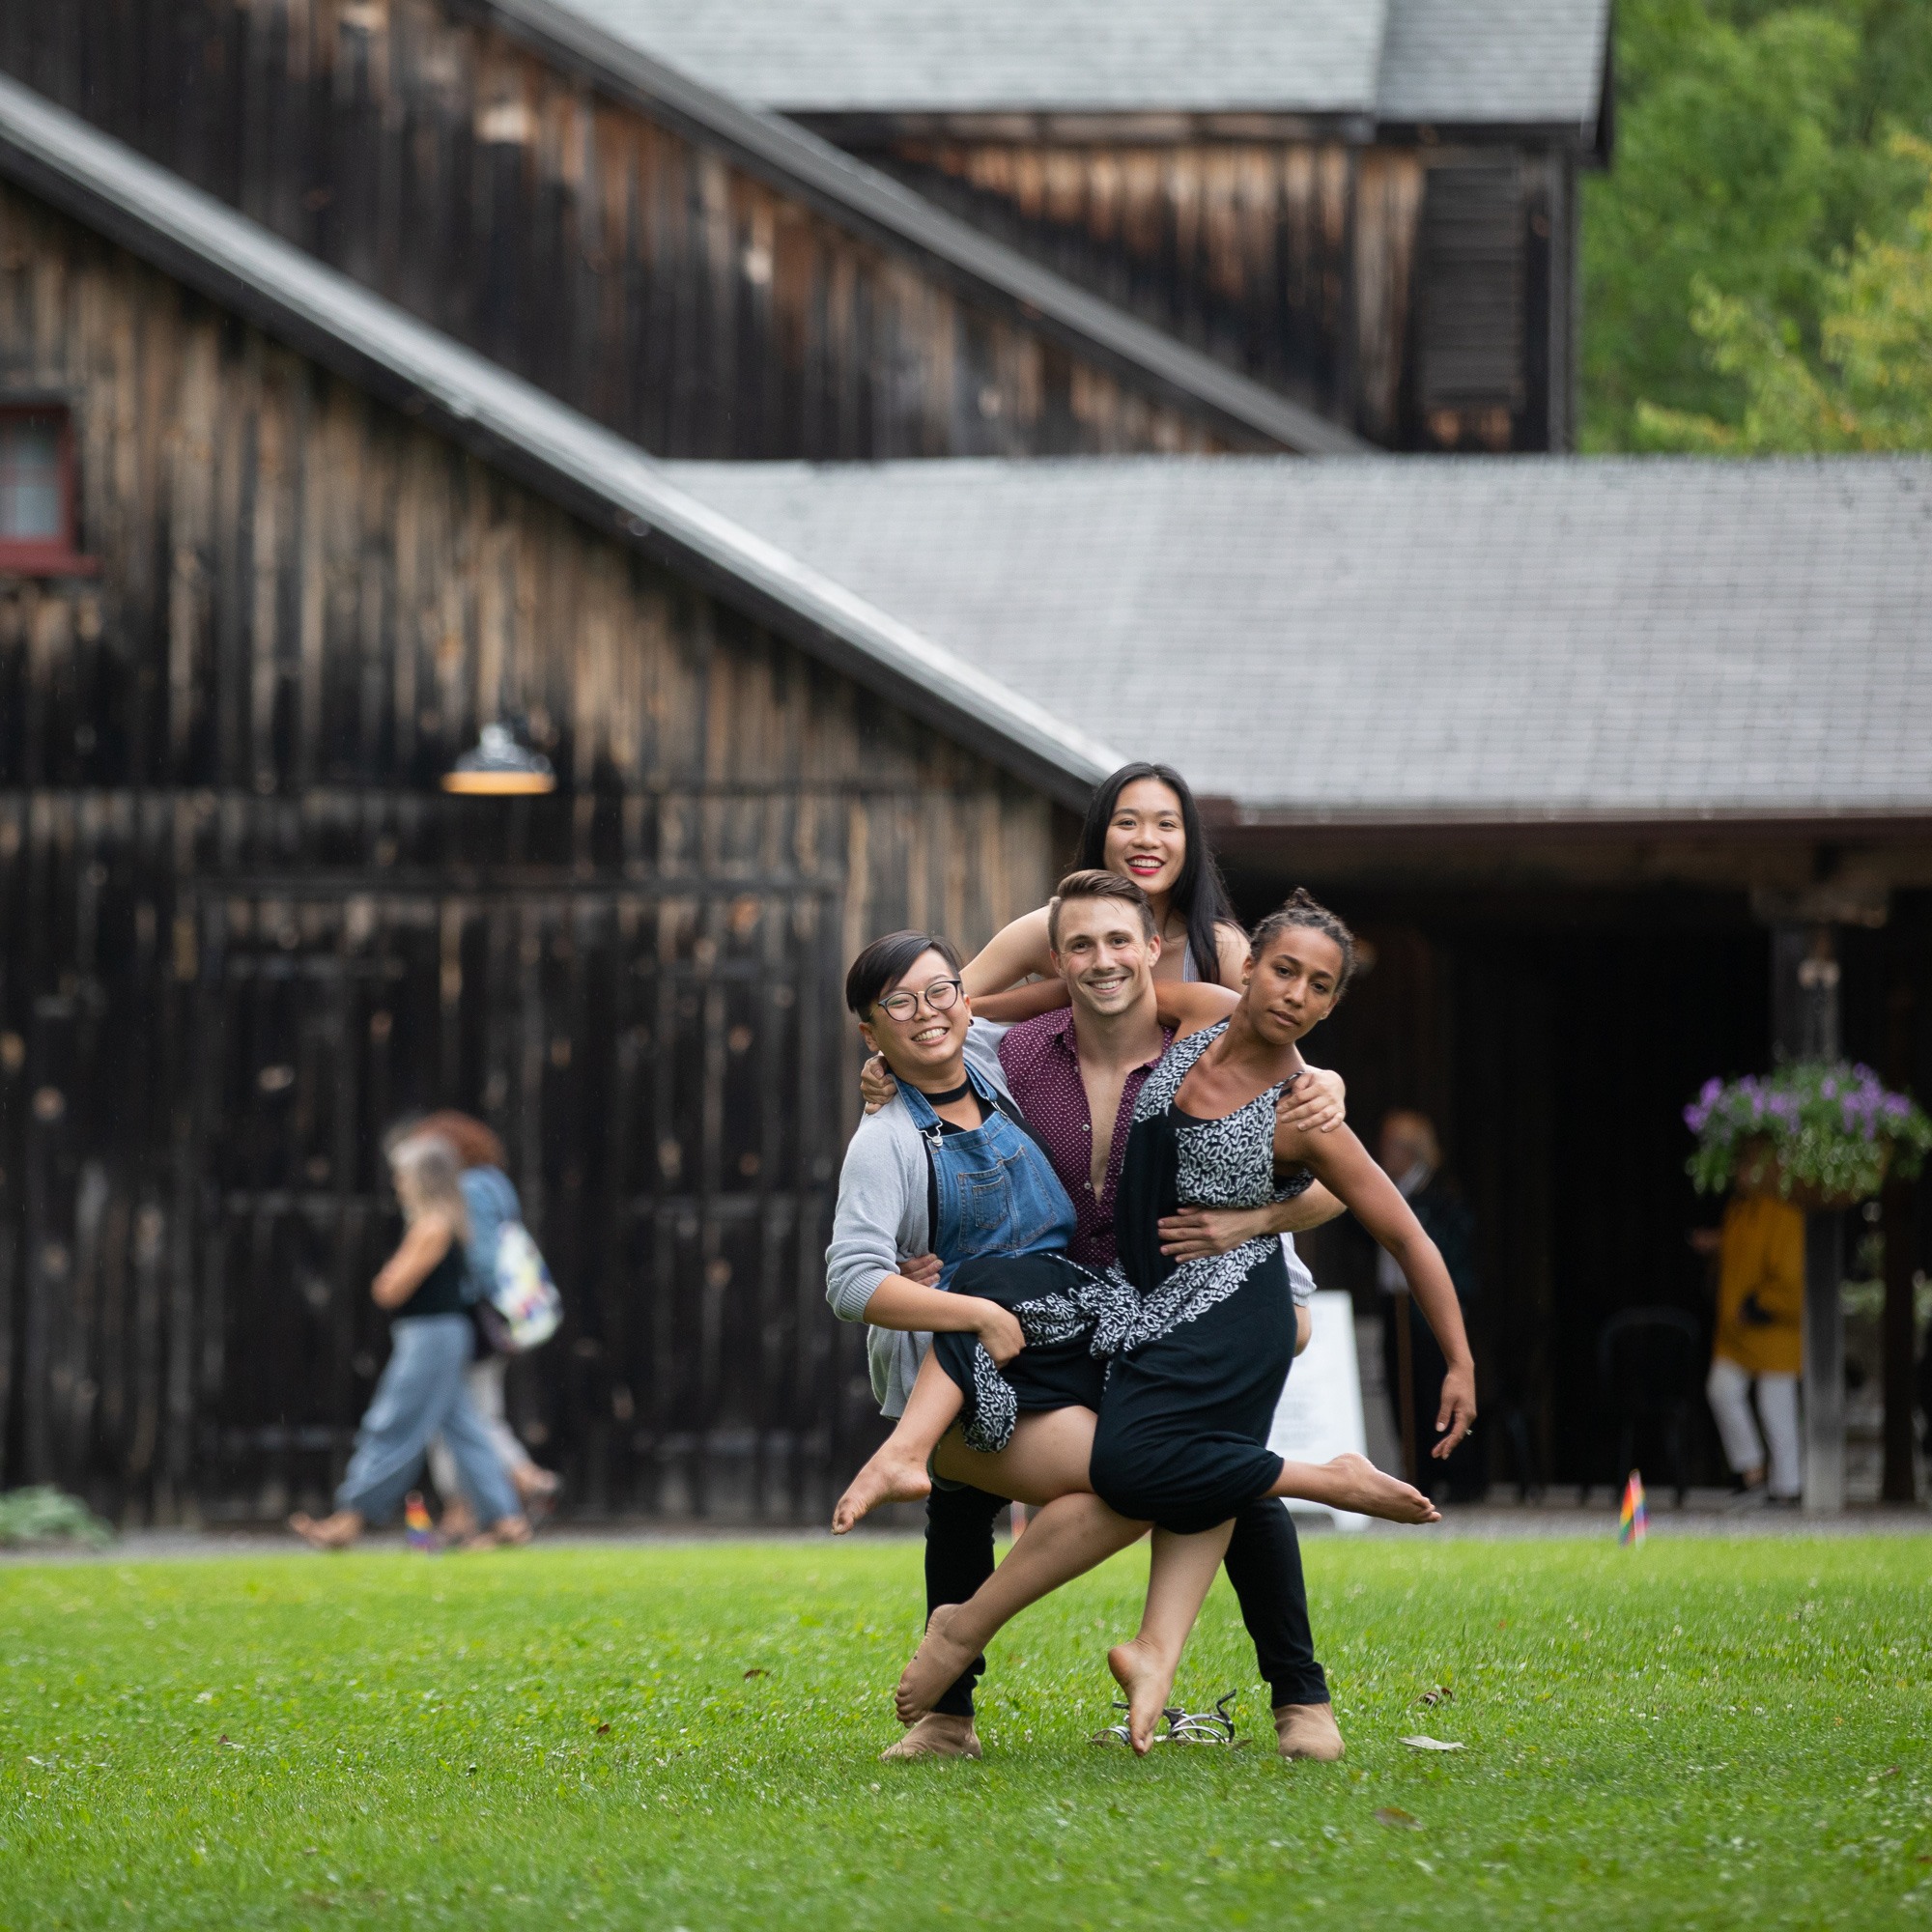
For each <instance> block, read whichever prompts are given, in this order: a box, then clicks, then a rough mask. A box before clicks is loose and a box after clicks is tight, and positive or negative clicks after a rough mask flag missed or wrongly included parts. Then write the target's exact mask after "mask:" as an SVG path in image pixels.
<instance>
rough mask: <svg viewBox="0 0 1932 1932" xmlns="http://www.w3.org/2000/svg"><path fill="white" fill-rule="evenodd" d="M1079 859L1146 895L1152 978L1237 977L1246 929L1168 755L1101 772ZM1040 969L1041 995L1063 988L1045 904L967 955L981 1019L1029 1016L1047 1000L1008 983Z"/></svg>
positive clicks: (1056, 995)
mask: <svg viewBox="0 0 1932 1932" xmlns="http://www.w3.org/2000/svg"><path fill="white" fill-rule="evenodd" d="M1073 869H1076V870H1081V871H1089V870H1091V871H1108V872H1119V873H1120V874H1121V875H1122V877H1123V878H1128V879H1131V880H1133V882H1134V884H1135V885H1137V886H1138V887H1140V889H1141V891H1142V892H1144V893H1145V894H1146V895H1148V903H1149V904H1150V905H1151V906H1152V907H1153V916H1154V924H1155V930H1156V931H1157V932H1158V933H1159V934H1160V942H1161V956H1160V960H1159V962H1158V964H1156V966H1155V967H1154V978H1155V979H1157V980H1210V981H1212V982H1214V983H1215V984H1218V985H1222V986H1234V987H1238V986H1239V985H1240V983H1241V968H1242V966H1243V964H1244V963H1245V962H1246V960H1247V956H1248V940H1247V934H1246V933H1245V932H1243V931H1242V930H1241V927H1240V924H1239V923H1238V922H1237V921H1236V918H1235V914H1234V909H1233V908H1232V907H1231V906H1230V905H1229V903H1228V889H1227V887H1226V886H1225V885H1223V884H1222V882H1221V868H1220V867H1218V866H1216V865H1215V863H1214V854H1213V850H1212V848H1211V847H1210V846H1209V845H1208V835H1207V832H1206V831H1205V829H1204V828H1203V826H1202V823H1201V808H1200V807H1199V806H1198V805H1196V804H1195V802H1194V794H1193V792H1192V791H1190V790H1189V789H1188V785H1187V781H1186V780H1185V779H1183V778H1182V777H1181V776H1180V774H1179V772H1178V771H1176V770H1175V769H1174V767H1173V766H1172V765H1154V764H1145V763H1142V764H1132V765H1122V767H1121V769H1120V770H1119V771H1117V772H1114V773H1112V774H1110V775H1109V776H1108V777H1107V778H1105V779H1103V780H1102V781H1101V782H1100V784H1099V786H1098V787H1097V788H1096V789H1095V791H1094V797H1093V801H1092V803H1091V804H1090V805H1089V806H1088V808H1087V820H1086V823H1085V824H1084V825H1083V826H1082V827H1081V829H1080V853H1079V857H1078V858H1077V860H1076V861H1075V864H1074V867H1073ZM1035 975H1038V976H1040V977H1041V978H1042V979H1044V980H1045V981H1046V986H1045V989H1044V992H1043V993H1042V994H1041V995H1040V998H1043V999H1046V998H1050V999H1051V1000H1053V1001H1058V1000H1061V999H1064V998H1065V995H1064V994H1063V993H1062V992H1061V991H1060V988H1059V984H1058V981H1057V980H1056V979H1055V978H1054V969H1053V960H1052V957H1051V949H1050V948H1049V947H1048V945H1047V935H1046V908H1045V907H1044V906H1041V907H1040V908H1039V909H1038V911H1037V912H1030V913H1025V914H1022V915H1021V917H1020V918H1018V919H1016V920H1014V921H1013V922H1012V923H1011V924H1010V925H1008V926H1006V927H1004V928H1003V929H1002V930H1001V931H999V932H997V933H995V934H994V935H993V937H992V938H991V939H990V940H988V941H987V943H986V944H985V946H984V947H982V948H981V949H980V952H978V953H976V954H975V955H974V957H973V958H972V959H970V960H969V961H968V962H967V965H966V971H965V975H964V983H965V988H966V991H967V993H968V994H969V995H970V996H971V998H972V999H973V1002H974V1005H975V1009H976V1010H977V1011H978V1012H979V1014H980V1017H981V1018H982V1019H1000V1020H1016V1019H1025V1018H1027V1017H1029V1016H1030V1015H1031V1014H1032V1013H1034V1012H1037V1011H1040V1010H1043V1008H1042V1007H1041V1006H1040V1005H1039V1004H1038V1003H1037V1000H1036V999H1034V998H1032V997H1030V992H1021V993H1015V992H1013V991H1012V990H1011V989H1013V988H1015V987H1017V986H1019V985H1020V984H1021V982H1022V981H1024V980H1027V979H1029V978H1031V977H1033V976H1035ZM999 995H1004V996H1006V997H1004V998H998V997H995V996H999ZM989 1001H991V1004H990V1005H989V1004H988V1002H989Z"/></svg>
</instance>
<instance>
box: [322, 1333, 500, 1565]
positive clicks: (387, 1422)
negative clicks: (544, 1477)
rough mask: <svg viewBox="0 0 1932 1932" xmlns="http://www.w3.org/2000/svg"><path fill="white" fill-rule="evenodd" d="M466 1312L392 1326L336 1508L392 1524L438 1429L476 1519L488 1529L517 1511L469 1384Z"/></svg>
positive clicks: (336, 1494) (356, 1434)
mask: <svg viewBox="0 0 1932 1932" xmlns="http://www.w3.org/2000/svg"><path fill="white" fill-rule="evenodd" d="M473 1332H474V1331H473V1330H472V1329H471V1328H470V1325H469V1316H467V1315H405V1316H402V1317H400V1318H399V1319H398V1320H397V1321H394V1322H393V1323H392V1324H391V1325H390V1328H389V1361H388V1366H387V1367H386V1368H384V1371H383V1378H382V1380H381V1381H379V1382H378V1383H377V1384H376V1394H375V1397H374V1399H373V1400H372V1401H371V1402H370V1404H369V1408H368V1412H367V1414H365V1415H364V1416H363V1418H362V1426H361V1428H360V1429H358V1430H357V1431H356V1432H355V1454H354V1455H353V1456H352V1457H350V1459H349V1467H348V1469H347V1471H346V1472H345V1473H344V1475H343V1478H342V1486H341V1488H339V1489H338V1490H337V1491H336V1492H335V1507H336V1508H337V1509H346V1510H355V1511H356V1512H357V1513H358V1514H359V1515H360V1516H362V1517H363V1518H364V1519H365V1520H368V1521H370V1522H386V1521H387V1520H389V1518H390V1517H392V1516H394V1515H395V1513H396V1511H397V1510H398V1509H399V1508H400V1507H401V1506H402V1501H403V1498H404V1497H405V1496H406V1495H407V1494H408V1493H409V1492H410V1491H411V1490H412V1488H413V1487H414V1486H415V1484H416V1483H417V1482H418V1481H420V1480H421V1477H422V1466H423V1455H424V1452H425V1450H426V1449H427V1448H428V1446H429V1439H430V1437H431V1436H432V1435H437V1434H438V1433H439V1432H440V1434H441V1435H442V1439H443V1440H444V1441H445V1442H447V1443H448V1444H449V1448H450V1453H451V1454H452V1455H454V1456H455V1458H456V1473H457V1478H458V1480H459V1482H460V1483H461V1484H462V1487H463V1492H464V1494H465V1495H466V1496H467V1497H468V1498H469V1507H470V1508H471V1509H472V1510H474V1511H475V1512H476V1520H477V1521H478V1522H479V1523H482V1524H483V1525H484V1526H485V1527H488V1526H489V1525H490V1524H491V1523H493V1522H496V1521H497V1520H499V1519H501V1518H503V1517H506V1516H515V1515H516V1514H517V1513H518V1504H517V1495H516V1492H515V1491H514V1490H513V1489H512V1488H511V1487H510V1479H509V1478H508V1477H507V1476H506V1475H505V1474H504V1473H503V1465H502V1463H501V1462H500V1461H499V1460H498V1458H497V1447H496V1444H495V1443H494V1442H492V1441H491V1439H490V1432H489V1430H488V1429H487V1428H486V1427H485V1426H484V1422H483V1418H482V1417H481V1416H480V1415H478V1414H477V1412H476V1406H475V1404H473V1403H472V1402H471V1401H470V1400H469V1390H468V1389H466V1388H465V1387H464V1385H463V1371H464V1369H465V1368H466V1367H468V1366H469V1349H470V1343H471V1339H472V1336H473Z"/></svg>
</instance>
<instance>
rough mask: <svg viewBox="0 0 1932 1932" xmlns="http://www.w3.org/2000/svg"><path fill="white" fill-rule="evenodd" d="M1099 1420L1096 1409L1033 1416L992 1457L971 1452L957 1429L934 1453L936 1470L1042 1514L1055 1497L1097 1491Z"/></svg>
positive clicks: (1024, 1418)
mask: <svg viewBox="0 0 1932 1932" xmlns="http://www.w3.org/2000/svg"><path fill="white" fill-rule="evenodd" d="M1094 1420H1095V1418H1094V1411H1093V1410H1092V1409H1091V1408H1074V1407H1068V1408H1042V1409H1036V1410H1033V1411H1031V1412H1029V1413H1028V1414H1026V1415H1023V1416H1021V1417H1020V1419H1019V1421H1018V1423H1017V1424H1016V1425H1015V1426H1014V1429H1013V1433H1012V1436H1011V1439H1010V1440H1009V1442H1008V1443H1007V1446H1006V1447H1005V1448H1004V1449H1001V1450H999V1451H997V1452H995V1453H994V1454H993V1455H990V1456H985V1455H981V1454H980V1451H979V1450H977V1449H969V1448H967V1446H966V1442H965V1438H964V1437H963V1436H962V1435H960V1434H959V1432H958V1431H957V1430H956V1429H954V1430H952V1431H951V1432H949V1433H948V1435H946V1437H945V1439H944V1440H943V1441H942V1442H941V1443H940V1445H939V1447H938V1449H937V1450H936V1451H935V1452H934V1454H933V1458H932V1466H933V1468H934V1469H936V1470H937V1471H938V1472H939V1474H940V1475H942V1476H944V1477H946V1478H947V1480H948V1481H950V1482H954V1483H966V1484H970V1485H971V1487H972V1488H974V1489H976V1490H984V1491H985V1492H986V1493H987V1494H988V1495H989V1496H1005V1497H1006V1499H1007V1500H1008V1501H1009V1502H1016V1503H1025V1504H1028V1505H1029V1506H1030V1507H1032V1508H1034V1509H1037V1508H1039V1507H1040V1506H1041V1505H1042V1504H1045V1503H1050V1502H1051V1501H1052V1500H1053V1499H1054V1497H1055V1496H1070V1495H1078V1494H1080V1493H1082V1492H1085V1491H1088V1490H1091V1489H1092V1488H1093V1484H1092V1482H1091V1481H1090V1480H1089V1478H1088V1474H1087V1467H1088V1464H1089V1463H1091V1462H1092V1461H1093V1460H1094Z"/></svg>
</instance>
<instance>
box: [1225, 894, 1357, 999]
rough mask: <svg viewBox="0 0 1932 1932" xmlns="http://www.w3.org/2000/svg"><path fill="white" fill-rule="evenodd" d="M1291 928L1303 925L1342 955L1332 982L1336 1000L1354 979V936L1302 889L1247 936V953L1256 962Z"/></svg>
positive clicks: (1340, 921) (1312, 895) (1318, 901)
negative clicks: (1337, 971) (1336, 975)
mask: <svg viewBox="0 0 1932 1932" xmlns="http://www.w3.org/2000/svg"><path fill="white" fill-rule="evenodd" d="M1294 926H1306V927H1307V928H1308V929H1309V930H1310V931H1312V932H1319V933H1321V934H1322V935H1323V936H1324V937H1326V938H1329V939H1332V940H1333V941H1334V942H1335V946H1336V950H1337V951H1338V952H1340V953H1341V955H1342V977H1341V978H1340V979H1339V980H1336V982H1335V997H1336V999H1337V1000H1339V999H1340V998H1341V997H1342V995H1343V994H1344V993H1346V992H1347V991H1348V990H1349V981H1350V980H1352V979H1353V978H1354V977H1355V935H1354V934H1353V933H1352V932H1350V930H1349V928H1348V925H1347V923H1345V922H1344V921H1343V920H1342V919H1341V918H1340V917H1338V916H1337V915H1336V914H1334V913H1332V912H1330V911H1329V910H1328V908H1327V907H1326V906H1325V905H1323V904H1322V903H1321V900H1320V899H1318V898H1317V897H1316V896H1315V895H1314V894H1313V893H1311V892H1310V891H1309V890H1308V888H1307V887H1306V886H1296V887H1295V889H1294V890H1293V892H1292V893H1290V894H1289V895H1288V897H1287V898H1285V899H1284V900H1283V901H1282V902H1281V904H1280V905H1279V906H1277V907H1276V908H1275V909H1274V911H1273V912H1271V913H1269V914H1268V916H1267V917H1266V918H1265V919H1264V920H1263V921H1262V922H1261V923H1260V924H1259V925H1257V926H1256V927H1255V929H1254V931H1253V932H1252V933H1250V934H1249V935H1248V950H1249V951H1250V952H1252V953H1253V954H1254V956H1255V957H1256V958H1257V959H1259V958H1260V957H1261V956H1262V952H1263V949H1264V948H1265V947H1266V946H1267V945H1269V943H1270V942H1272V941H1274V940H1277V939H1279V938H1280V937H1281V935H1282V934H1283V933H1284V932H1287V931H1289V930H1290V929H1291V928H1293V927H1294Z"/></svg>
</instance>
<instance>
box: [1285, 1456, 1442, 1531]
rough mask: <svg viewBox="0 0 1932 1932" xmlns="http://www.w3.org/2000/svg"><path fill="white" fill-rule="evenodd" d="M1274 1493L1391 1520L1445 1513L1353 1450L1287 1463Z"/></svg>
mask: <svg viewBox="0 0 1932 1932" xmlns="http://www.w3.org/2000/svg"><path fill="white" fill-rule="evenodd" d="M1268 1494H1269V1495H1271V1496H1300V1497H1301V1498H1302V1499H1303V1500H1304V1501H1307V1502H1311V1503H1325V1504H1326V1505H1328V1507H1329V1508H1331V1509H1344V1510H1353V1511H1354V1512H1355V1513H1356V1514H1357V1515H1360V1516H1379V1517H1386V1518H1387V1519H1388V1520H1389V1521H1390V1522H1439V1521H1440V1520H1442V1513H1441V1511H1440V1510H1438V1509H1437V1508H1436V1507H1435V1504H1434V1503H1433V1502H1431V1501H1430V1500H1429V1498H1428V1497H1427V1496H1425V1495H1424V1494H1423V1493H1422V1492H1421V1491H1420V1490H1418V1489H1415V1488H1413V1487H1412V1486H1411V1485H1409V1484H1407V1483H1405V1482H1404V1481H1402V1479H1401V1478H1400V1477H1397V1476H1385V1475H1383V1474H1382V1472H1381V1471H1380V1470H1379V1469H1378V1468H1377V1467H1376V1465H1375V1464H1374V1463H1371V1462H1370V1461H1369V1459H1368V1458H1367V1457H1366V1456H1357V1455H1355V1454H1354V1453H1353V1451H1350V1452H1349V1453H1348V1454H1346V1455H1341V1456H1337V1457H1335V1458H1334V1459H1333V1460H1332V1461H1330V1462H1327V1463H1283V1464H1282V1465H1281V1474H1280V1476H1279V1477H1278V1478H1277V1479H1276V1481H1275V1485H1274V1488H1273V1489H1271V1490H1270V1491H1269V1492H1268Z"/></svg>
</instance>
